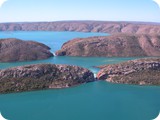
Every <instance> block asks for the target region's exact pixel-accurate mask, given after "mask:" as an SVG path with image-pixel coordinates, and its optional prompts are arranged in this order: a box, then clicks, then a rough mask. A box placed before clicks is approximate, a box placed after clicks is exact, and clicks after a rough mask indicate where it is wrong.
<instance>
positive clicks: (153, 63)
mask: <svg viewBox="0 0 160 120" xmlns="http://www.w3.org/2000/svg"><path fill="white" fill-rule="evenodd" d="M99 68H101V70H100V71H99V73H98V74H97V79H101V80H106V81H108V82H113V83H124V84H138V85H160V58H146V59H138V60H132V61H128V62H124V63H119V64H113V65H104V66H99Z"/></svg>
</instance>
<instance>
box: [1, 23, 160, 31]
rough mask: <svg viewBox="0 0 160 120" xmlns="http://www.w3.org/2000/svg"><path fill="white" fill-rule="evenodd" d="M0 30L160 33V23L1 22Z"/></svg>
mask: <svg viewBox="0 0 160 120" xmlns="http://www.w3.org/2000/svg"><path fill="white" fill-rule="evenodd" d="M0 31H78V32H103V33H137V34H141V33H143V34H144V33H145V34H149V33H157V34H160V24H156V23H142V22H100V21H66V22H37V23H1V24H0Z"/></svg>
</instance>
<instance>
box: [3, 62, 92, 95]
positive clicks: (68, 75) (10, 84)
mask: <svg viewBox="0 0 160 120" xmlns="http://www.w3.org/2000/svg"><path fill="white" fill-rule="evenodd" d="M94 80H95V79H94V75H93V73H92V72H90V71H89V70H87V69H85V68H81V67H77V66H69V65H54V64H37V65H27V66H20V67H15V68H9V69H5V70H0V93H10V92H22V91H31V90H42V89H51V88H66V87H71V86H75V85H80V84H83V83H87V82H92V81H94Z"/></svg>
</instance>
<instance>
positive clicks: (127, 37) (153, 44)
mask: <svg viewBox="0 0 160 120" xmlns="http://www.w3.org/2000/svg"><path fill="white" fill-rule="evenodd" d="M56 54H57V55H58V56H100V57H134V56H160V35H154V34H148V35H145V34H115V35H111V36H103V37H89V38H77V39H73V40H70V41H68V42H66V43H64V44H63V46H62V48H61V50H59V51H57V52H56Z"/></svg>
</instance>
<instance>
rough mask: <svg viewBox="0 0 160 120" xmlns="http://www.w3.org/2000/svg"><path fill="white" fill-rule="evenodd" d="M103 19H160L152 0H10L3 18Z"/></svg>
mask: <svg viewBox="0 0 160 120" xmlns="http://www.w3.org/2000/svg"><path fill="white" fill-rule="evenodd" d="M61 20H102V21H146V22H160V8H159V7H158V5H157V4H156V3H154V2H153V1H152V0H8V1H7V2H5V3H4V4H3V6H2V7H1V8H0V22H24V21H61Z"/></svg>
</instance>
